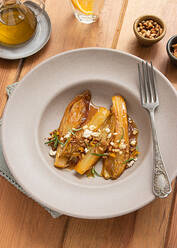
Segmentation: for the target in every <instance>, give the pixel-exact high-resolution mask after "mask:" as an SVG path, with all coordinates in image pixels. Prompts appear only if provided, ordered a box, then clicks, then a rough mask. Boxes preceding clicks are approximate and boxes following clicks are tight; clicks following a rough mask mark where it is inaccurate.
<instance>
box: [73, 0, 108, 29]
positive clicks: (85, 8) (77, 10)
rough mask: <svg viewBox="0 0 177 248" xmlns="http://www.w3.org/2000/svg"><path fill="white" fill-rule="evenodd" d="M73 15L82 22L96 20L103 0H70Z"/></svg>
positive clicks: (87, 22)
mask: <svg viewBox="0 0 177 248" xmlns="http://www.w3.org/2000/svg"><path fill="white" fill-rule="evenodd" d="M70 1H71V5H72V8H73V10H74V15H75V16H76V18H77V19H78V20H79V21H80V22H83V23H86V24H90V23H93V22H96V21H97V19H98V16H99V13H100V11H101V9H102V7H103V4H104V0H70Z"/></svg>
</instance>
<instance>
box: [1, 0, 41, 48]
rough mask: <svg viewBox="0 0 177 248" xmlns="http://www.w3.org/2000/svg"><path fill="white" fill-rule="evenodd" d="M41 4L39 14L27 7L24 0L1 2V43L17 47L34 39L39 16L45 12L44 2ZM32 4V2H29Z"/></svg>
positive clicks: (4, 0) (37, 0) (2, 0)
mask: <svg viewBox="0 0 177 248" xmlns="http://www.w3.org/2000/svg"><path fill="white" fill-rule="evenodd" d="M34 2H37V3H38V4H39V10H40V11H38V12H39V13H38V14H34V12H33V11H32V10H31V9H30V8H29V7H27V6H26V5H25V4H24V3H25V1H24V0H0V43H1V44H2V45H5V46H15V45H19V44H21V43H24V42H26V41H28V40H29V39H31V38H32V36H33V35H34V33H35V30H36V26H37V15H39V14H41V12H42V11H43V10H44V7H45V5H44V2H43V1H42V0H35V1H34ZM28 3H30V2H28Z"/></svg>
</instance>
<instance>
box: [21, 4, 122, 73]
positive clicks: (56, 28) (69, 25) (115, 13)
mask: <svg viewBox="0 0 177 248" xmlns="http://www.w3.org/2000/svg"><path fill="white" fill-rule="evenodd" d="M124 5H125V4H124V1H123V0H119V1H117V0H105V4H104V8H103V10H102V13H101V15H100V18H99V22H96V23H94V24H91V25H85V24H82V23H80V22H78V21H77V20H76V18H75V17H74V16H73V12H72V9H71V7H70V5H69V1H56V0H50V1H47V3H46V10H47V12H48V14H49V16H50V18H51V23H52V35H51V38H50V41H49V43H48V44H47V46H46V47H45V48H44V49H42V50H41V51H40V52H39V53H37V54H35V55H34V56H32V57H30V58H28V59H26V61H25V66H24V68H23V71H22V74H21V77H23V76H24V75H25V74H26V73H27V72H28V71H29V70H31V69H32V68H33V67H34V66H35V65H37V64H38V63H40V62H41V61H43V60H44V59H46V58H48V57H51V56H53V55H55V54H58V53H61V52H63V51H66V50H71V49H76V48H81V47H97V46H99V47H111V46H112V42H113V38H114V35H115V33H116V30H117V23H118V20H119V14H121V13H122V12H124V8H125V7H124ZM53 6H55V7H53Z"/></svg>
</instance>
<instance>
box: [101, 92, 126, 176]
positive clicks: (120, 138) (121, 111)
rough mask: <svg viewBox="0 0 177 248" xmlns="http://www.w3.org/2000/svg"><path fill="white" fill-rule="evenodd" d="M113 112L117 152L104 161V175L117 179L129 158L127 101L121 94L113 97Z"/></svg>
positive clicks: (114, 138)
mask: <svg viewBox="0 0 177 248" xmlns="http://www.w3.org/2000/svg"><path fill="white" fill-rule="evenodd" d="M111 114H112V115H113V117H114V118H113V121H114V124H113V126H114V133H115V135H114V137H113V139H112V144H115V147H116V148H117V149H115V150H116V151H117V152H115V153H114V156H108V157H107V158H106V159H104V161H103V168H102V176H103V177H104V178H105V179H116V178H118V177H119V176H120V175H121V174H122V172H123V171H124V170H125V168H126V161H127V160H128V159H129V156H130V152H129V135H128V119H127V108H126V103H125V101H124V99H123V97H121V96H113V97H112V108H111Z"/></svg>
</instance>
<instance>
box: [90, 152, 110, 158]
mask: <svg viewBox="0 0 177 248" xmlns="http://www.w3.org/2000/svg"><path fill="white" fill-rule="evenodd" d="M91 155H94V156H99V157H102V156H107V155H109V154H108V153H94V152H93V153H91Z"/></svg>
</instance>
